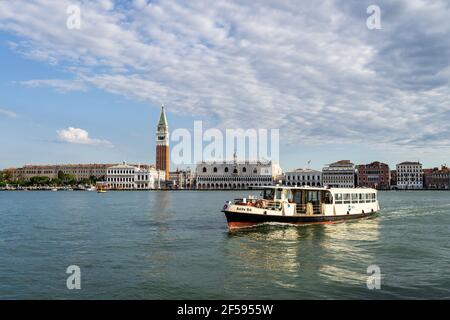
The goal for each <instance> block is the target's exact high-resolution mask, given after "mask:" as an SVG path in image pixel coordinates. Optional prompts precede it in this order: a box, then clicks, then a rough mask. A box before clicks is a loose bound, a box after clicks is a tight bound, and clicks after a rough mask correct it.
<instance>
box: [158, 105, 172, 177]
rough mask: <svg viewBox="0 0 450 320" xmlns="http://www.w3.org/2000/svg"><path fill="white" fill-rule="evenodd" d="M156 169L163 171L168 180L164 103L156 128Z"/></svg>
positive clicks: (166, 126)
mask: <svg viewBox="0 0 450 320" xmlns="http://www.w3.org/2000/svg"><path fill="white" fill-rule="evenodd" d="M156 169H157V170H162V171H165V172H166V181H167V180H169V126H168V124H167V118H166V113H165V111H164V105H162V106H161V115H160V116H159V122H158V128H157V130H156Z"/></svg>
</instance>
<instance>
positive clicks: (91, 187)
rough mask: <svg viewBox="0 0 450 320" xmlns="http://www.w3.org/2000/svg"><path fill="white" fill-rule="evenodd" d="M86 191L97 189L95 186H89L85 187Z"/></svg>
mask: <svg viewBox="0 0 450 320" xmlns="http://www.w3.org/2000/svg"><path fill="white" fill-rule="evenodd" d="M85 190H86V191H97V188H96V187H94V186H89V187H88V188H86V189H85Z"/></svg>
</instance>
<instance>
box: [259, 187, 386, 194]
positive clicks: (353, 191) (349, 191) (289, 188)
mask: <svg viewBox="0 0 450 320" xmlns="http://www.w3.org/2000/svg"><path fill="white" fill-rule="evenodd" d="M258 188H262V189H288V190H312V191H330V192H332V193H346V192H348V193H355V192H377V190H376V189H373V188H325V187H310V186H300V187H298V186H261V187H258Z"/></svg>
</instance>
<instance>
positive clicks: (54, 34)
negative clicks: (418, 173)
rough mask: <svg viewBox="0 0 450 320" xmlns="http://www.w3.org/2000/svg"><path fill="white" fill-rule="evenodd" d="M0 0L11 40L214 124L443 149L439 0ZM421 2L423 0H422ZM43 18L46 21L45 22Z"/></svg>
mask: <svg viewBox="0 0 450 320" xmlns="http://www.w3.org/2000/svg"><path fill="white" fill-rule="evenodd" d="M79 3H80V8H81V18H82V24H81V25H82V27H81V29H80V30H69V29H67V28H66V27H65V26H66V19H67V14H66V8H67V6H68V5H70V4H72V3H71V1H67V0H61V1H58V2H56V3H55V2H54V1H47V0H36V1H33V2H30V1H0V29H1V30H4V31H6V32H10V33H13V34H15V35H17V36H18V38H19V40H17V41H15V42H14V45H13V46H10V47H11V50H15V51H16V52H18V53H20V54H23V55H24V56H26V57H28V58H30V59H36V60H39V61H47V62H48V63H49V64H51V65H53V66H54V67H55V68H60V69H62V70H64V71H66V72H68V74H71V75H72V76H73V79H74V80H73V81H72V80H67V79H64V80H59V79H50V80H48V79H47V80H45V79H44V80H42V79H37V80H28V81H24V82H23V84H25V85H29V86H42V85H48V86H51V87H54V88H56V89H58V90H61V91H71V90H85V89H86V88H89V87H95V88H100V89H102V90H105V91H107V92H111V93H114V94H119V95H123V96H127V97H131V98H134V99H137V100H142V101H148V102H149V103H151V104H153V105H160V103H161V102H164V103H165V105H166V106H167V110H168V111H169V112H174V113H177V114H185V115H194V116H198V117H205V118H207V119H211V122H210V123H209V125H211V126H213V125H214V126H218V127H222V128H226V127H229V128H235V127H244V128H248V127H254V128H282V129H281V131H280V134H281V137H282V141H283V142H284V143H291V144H298V143H299V142H301V143H306V144H313V145H317V144H323V143H332V144H340V143H361V144H369V145H374V146H378V145H381V146H391V147H402V148H403V147H410V148H414V147H417V148H423V147H424V146H426V145H434V146H438V147H440V148H449V147H450V141H449V140H448V138H447V137H448V135H447V134H448V132H450V104H449V103H448V97H449V96H450V86H449V80H450V42H449V41H447V39H448V38H449V36H450V20H449V19H448V16H450V7H449V5H448V3H447V1H445V0H442V1H433V2H429V1H421V0H417V1H409V0H408V1H407V0H400V1H396V2H391V1H378V2H377V5H379V6H380V8H381V13H382V16H381V18H382V20H381V22H382V29H381V30H368V29H367V28H366V19H367V17H368V15H367V13H366V8H367V7H368V6H369V5H371V4H372V1H356V0H353V1H348V0H345V1H343V0H326V1H322V2H321V3H320V4H317V3H314V4H313V3H311V4H310V3H307V2H305V1H303V2H302V3H298V2H295V1H287V0H286V1H276V2H275V1H261V2H258V3H254V2H253V1H225V0H217V1H214V2H212V3H209V4H208V6H207V8H205V6H204V1H195V0H193V1H151V2H147V1H144V0H141V1H137V0H136V1H134V2H122V1H116V2H115V3H112V2H111V1H101V2H91V1H80V2H79ZM425 4H426V5H425ZM42 21H45V23H42Z"/></svg>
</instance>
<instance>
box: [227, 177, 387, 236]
mask: <svg viewBox="0 0 450 320" xmlns="http://www.w3.org/2000/svg"><path fill="white" fill-rule="evenodd" d="M379 210H380V206H379V203H378V198H377V190H375V189H371V188H319V187H318V188H315V187H306V186H305V187H286V186H267V187H263V192H262V193H261V197H254V196H248V197H247V198H241V199H235V200H234V201H227V202H226V203H225V205H224V206H223V210H222V212H224V213H225V216H226V219H227V223H228V228H229V230H230V231H232V230H236V229H240V228H245V227H252V226H255V225H258V224H262V223H270V222H275V223H289V224H318V223H335V222H341V221H346V220H353V219H360V218H368V217H371V216H373V215H375V213H376V212H377V211H379Z"/></svg>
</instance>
